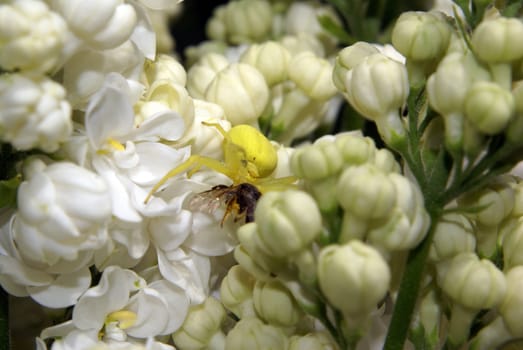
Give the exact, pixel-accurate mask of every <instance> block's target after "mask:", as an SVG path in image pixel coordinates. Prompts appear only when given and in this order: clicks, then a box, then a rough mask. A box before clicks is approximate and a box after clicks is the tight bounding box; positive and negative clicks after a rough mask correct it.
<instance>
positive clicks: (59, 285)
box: [27, 267, 91, 308]
mask: <svg viewBox="0 0 523 350" xmlns="http://www.w3.org/2000/svg"><path fill="white" fill-rule="evenodd" d="M90 284H91V273H90V272H89V269H88V268H87V267H85V268H83V269H82V270H79V271H75V272H73V273H69V274H63V275H59V276H58V277H57V278H56V279H55V280H54V281H53V282H52V283H51V284H49V285H47V286H41V287H28V288H27V291H28V292H29V294H30V295H31V298H33V299H34V300H36V301H37V302H38V303H39V304H42V305H44V306H47V307H52V308H59V307H67V306H71V305H74V304H75V303H76V301H77V300H78V298H79V297H80V295H82V293H83V292H84V291H85V290H86V289H87V288H89V285H90Z"/></svg>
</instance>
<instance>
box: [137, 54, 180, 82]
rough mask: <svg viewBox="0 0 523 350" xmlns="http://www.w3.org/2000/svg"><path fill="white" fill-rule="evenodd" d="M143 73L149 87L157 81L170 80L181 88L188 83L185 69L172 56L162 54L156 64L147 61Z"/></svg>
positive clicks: (158, 56)
mask: <svg viewBox="0 0 523 350" xmlns="http://www.w3.org/2000/svg"><path fill="white" fill-rule="evenodd" d="M143 72H144V76H145V80H146V82H147V85H151V84H153V83H154V82H155V81H156V80H168V81H170V82H173V83H176V84H178V85H181V86H185V84H186V83H187V73H186V72H185V68H183V66H182V64H181V63H180V62H178V61H177V60H176V59H175V58H174V57H172V56H170V55H166V54H160V55H157V56H156V59H155V60H154V62H151V61H146V62H145V66H144V71H143Z"/></svg>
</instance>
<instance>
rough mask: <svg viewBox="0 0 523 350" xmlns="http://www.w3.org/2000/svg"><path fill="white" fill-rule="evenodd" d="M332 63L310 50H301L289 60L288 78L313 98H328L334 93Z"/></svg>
mask: <svg viewBox="0 0 523 350" xmlns="http://www.w3.org/2000/svg"><path fill="white" fill-rule="evenodd" d="M332 70H333V67H332V64H331V63H330V62H329V61H327V60H326V59H324V58H321V57H318V56H316V55H315V54H313V53H312V52H302V53H299V54H297V55H295V56H293V57H292V59H291V61H290V62H289V69H288V74H289V79H290V80H291V81H293V82H294V83H295V84H296V86H297V87H298V88H299V89H301V90H302V91H303V92H305V94H307V96H309V97H310V98H311V99H314V100H328V99H330V98H331V97H333V96H334V94H336V87H335V86H334V83H333V82H332Z"/></svg>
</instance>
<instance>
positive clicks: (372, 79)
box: [344, 53, 409, 147]
mask: <svg viewBox="0 0 523 350" xmlns="http://www.w3.org/2000/svg"><path fill="white" fill-rule="evenodd" d="M344 91H346V93H345V98H346V99H347V100H348V101H349V103H350V104H351V105H352V106H353V107H354V109H356V110H357V111H358V112H359V113H361V114H362V115H363V116H364V117H366V118H367V119H370V120H373V121H375V122H376V124H377V127H378V131H379V132H380V135H381V136H382V137H383V138H384V140H385V142H386V143H388V144H389V146H392V147H399V146H400V145H401V144H402V143H403V142H404V140H405V137H406V131H405V128H404V126H403V123H402V121H401V118H400V115H399V112H398V111H399V109H400V107H401V106H402V105H403V104H404V103H405V101H406V100H407V96H408V94H409V82H408V77H407V70H406V68H405V66H404V65H403V64H401V63H399V62H397V61H395V60H393V59H391V58H389V57H387V56H385V55H384V54H382V53H376V54H372V55H369V56H366V57H364V58H363V59H362V60H361V62H360V63H359V64H357V65H356V66H354V67H353V68H352V69H350V70H349V71H348V72H347V74H346V76H345V90H344Z"/></svg>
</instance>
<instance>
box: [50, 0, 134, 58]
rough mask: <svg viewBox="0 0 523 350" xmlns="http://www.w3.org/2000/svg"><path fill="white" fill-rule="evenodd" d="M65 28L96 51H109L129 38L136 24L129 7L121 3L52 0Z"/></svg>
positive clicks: (118, 1) (116, 1)
mask: <svg viewBox="0 0 523 350" xmlns="http://www.w3.org/2000/svg"><path fill="white" fill-rule="evenodd" d="M51 3H52V5H51V6H52V8H53V10H55V11H57V12H58V13H60V14H61V15H62V17H63V18H64V19H65V21H66V22H67V25H68V26H69V29H70V30H71V31H72V32H73V33H74V34H75V35H76V36H77V37H78V38H79V39H81V40H83V41H85V42H86V43H87V44H88V45H89V46H91V47H92V48H94V49H97V50H104V49H111V48H115V47H117V46H119V45H121V44H122V43H123V42H124V41H126V40H127V39H129V37H130V36H131V34H132V33H133V31H134V29H135V26H136V23H137V21H138V18H137V15H136V11H135V9H134V7H133V6H132V5H131V4H127V3H125V2H124V1H123V0H96V1H87V2H86V1H81V0H52V1H51Z"/></svg>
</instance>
